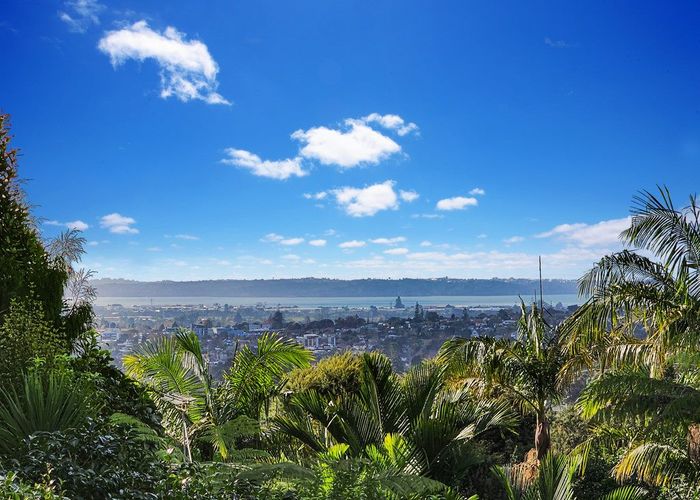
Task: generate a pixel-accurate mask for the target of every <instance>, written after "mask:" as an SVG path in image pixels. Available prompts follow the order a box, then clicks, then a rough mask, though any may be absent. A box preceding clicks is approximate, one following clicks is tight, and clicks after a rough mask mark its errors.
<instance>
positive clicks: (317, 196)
mask: <svg viewBox="0 0 700 500" xmlns="http://www.w3.org/2000/svg"><path fill="white" fill-rule="evenodd" d="M327 196H328V193H327V192H326V191H320V192H318V193H304V198H306V199H307V200H319V201H320V200H323V199H325V198H326V197H327Z"/></svg>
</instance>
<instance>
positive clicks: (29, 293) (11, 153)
mask: <svg viewBox="0 0 700 500" xmlns="http://www.w3.org/2000/svg"><path fill="white" fill-rule="evenodd" d="M11 138H12V137H11V135H10V130H9V117H8V115H0V325H3V324H4V323H6V322H7V321H8V319H9V320H13V318H15V317H17V316H16V315H12V314H10V312H11V309H12V308H13V307H15V308H19V309H22V310H23V311H27V309H28V308H30V307H32V308H33V310H31V311H27V312H28V314H30V315H32V317H33V318H38V319H40V320H41V322H46V323H47V324H48V325H49V327H50V329H51V330H52V331H53V333H54V335H53V337H54V338H55V339H56V340H57V343H56V344H54V345H53V348H54V349H58V351H59V352H60V351H64V352H66V351H70V350H71V349H72V347H73V343H74V342H75V340H76V339H77V338H78V337H80V336H81V335H83V334H85V333H86V332H87V331H88V329H89V327H90V326H91V323H92V307H91V305H90V301H91V299H92V298H93V295H94V290H93V289H92V288H91V287H90V285H89V278H90V273H89V272H85V271H78V270H75V269H74V267H73V264H74V263H76V262H78V261H80V257H81V255H82V253H83V245H84V243H85V240H84V239H83V238H81V237H80V236H79V234H78V232H77V231H68V232H66V233H64V234H62V235H61V236H59V237H58V238H56V239H55V240H53V241H52V242H50V243H48V244H47V245H45V244H44V242H43V241H42V239H41V235H40V234H39V231H38V228H37V223H36V220H35V219H34V218H33V217H32V215H31V211H30V206H29V204H28V203H27V202H26V200H25V196H24V192H23V190H22V187H21V180H20V178H19V175H18V170H17V167H18V165H17V157H18V151H17V149H15V148H13V147H12V146H11V144H10V142H11ZM66 292H68V293H67V294H66ZM13 304H14V305H13ZM35 306H36V307H35ZM6 326H7V328H6V329H5V331H19V330H21V329H22V328H24V327H26V325H21V324H11V325H6ZM15 340H17V342H19V343H22V342H23V341H22V339H21V338H14V339H13V338H9V337H7V336H4V337H3V338H0V344H7V343H8V342H9V343H13V342H15ZM26 343H27V344H29V343H30V342H29V341H27V342H26ZM0 351H2V352H0V357H2V356H3V355H4V354H3V353H5V354H7V352H8V351H7V349H0ZM29 354H30V357H31V355H32V353H31V352H30V353H29ZM34 354H35V355H36V354H38V353H34ZM6 361H7V362H8V363H10V364H13V365H14V366H18V367H19V369H20V370H21V369H24V364H26V362H27V361H28V359H16V358H15V359H8V360H6ZM1 364H5V361H2V362H1Z"/></svg>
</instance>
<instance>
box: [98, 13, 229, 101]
mask: <svg viewBox="0 0 700 500" xmlns="http://www.w3.org/2000/svg"><path fill="white" fill-rule="evenodd" d="M98 48H99V50H100V51H102V52H103V53H105V54H107V55H108V56H109V58H110V60H111V61H112V65H113V66H115V67H116V66H119V65H120V64H123V63H124V62H125V61H127V60H129V59H133V60H136V61H144V60H146V59H152V60H154V61H155V62H156V63H157V64H158V66H159V67H160V79H161V90H160V96H161V97H162V98H163V99H167V98H168V97H171V96H175V97H176V98H178V99H179V100H180V101H183V102H187V101H190V100H192V99H199V100H202V101H204V102H206V103H208V104H230V102H229V101H227V100H226V99H225V98H224V97H223V96H222V95H221V94H219V93H218V92H217V91H216V89H217V87H218V85H219V83H218V81H217V74H218V72H219V66H218V64H217V63H216V61H214V59H213V58H212V56H211V54H209V49H208V48H207V46H206V45H205V44H204V43H203V42H201V41H199V40H187V38H186V36H185V35H184V34H183V33H180V32H179V31H177V30H176V29H175V28H173V27H172V26H168V27H167V28H166V29H165V31H163V32H162V33H160V32H158V31H155V30H153V29H151V28H150V27H149V26H148V23H147V22H146V21H138V22H136V23H134V24H132V25H131V26H127V27H125V28H122V29H120V30H115V31H109V32H107V33H106V34H105V36H104V37H103V38H102V39H101V40H100V42H99V44H98Z"/></svg>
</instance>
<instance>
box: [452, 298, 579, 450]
mask: <svg viewBox="0 0 700 500" xmlns="http://www.w3.org/2000/svg"><path fill="white" fill-rule="evenodd" d="M521 312H522V313H521V317H520V320H519V322H518V335H517V338H516V339H515V340H510V339H496V338H492V337H478V338H468V339H467V338H454V339H451V340H448V341H447V342H446V343H445V344H444V345H443V347H442V349H441V353H440V357H441V358H442V360H443V361H444V362H445V363H446V364H447V365H448V366H449V368H450V374H451V376H452V377H453V378H456V379H458V380H462V381H463V383H464V384H465V386H466V387H471V388H472V389H474V390H476V391H477V392H478V393H480V394H482V395H484V396H493V397H500V398H503V399H505V400H509V401H512V402H513V403H515V404H516V405H517V406H518V407H519V408H520V410H521V412H523V413H529V414H534V415H535V418H536V427H535V432H534V434H535V439H534V443H535V449H536V450H537V458H538V459H542V458H543V457H544V456H545V455H546V454H547V451H548V450H549V448H550V436H549V417H548V412H549V411H550V409H551V407H552V405H554V404H556V403H557V402H558V401H560V399H561V397H562V396H563V394H564V392H565V390H566V389H567V387H568V386H569V384H570V383H571V380H572V377H573V376H574V375H575V374H576V373H577V370H578V368H579V364H580V362H579V357H578V355H574V354H570V353H569V352H567V350H566V349H565V346H564V344H563V339H562V337H561V335H560V334H559V332H558V330H557V329H555V328H551V327H550V326H549V325H548V324H547V323H546V322H545V320H544V318H543V317H542V310H541V309H539V308H538V307H537V305H536V304H533V305H532V307H531V308H530V310H529V311H528V310H527V308H526V307H525V303H524V302H522V301H521Z"/></svg>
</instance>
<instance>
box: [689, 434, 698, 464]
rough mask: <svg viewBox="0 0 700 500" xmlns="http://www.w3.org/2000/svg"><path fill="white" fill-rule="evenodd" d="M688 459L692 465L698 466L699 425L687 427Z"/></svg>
mask: <svg viewBox="0 0 700 500" xmlns="http://www.w3.org/2000/svg"><path fill="white" fill-rule="evenodd" d="M688 458H690V461H691V462H693V463H694V464H697V465H700V424H690V425H689V426H688Z"/></svg>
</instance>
